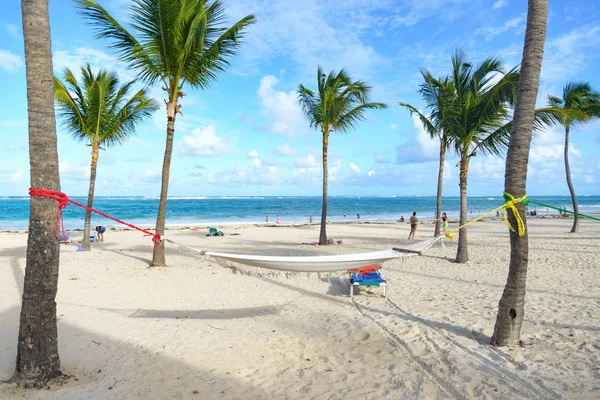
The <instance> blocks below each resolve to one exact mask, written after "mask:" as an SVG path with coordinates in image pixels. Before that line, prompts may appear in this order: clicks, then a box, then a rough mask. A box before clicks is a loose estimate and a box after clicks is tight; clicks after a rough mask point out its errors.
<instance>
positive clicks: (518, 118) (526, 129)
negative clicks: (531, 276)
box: [492, 0, 548, 346]
mask: <svg viewBox="0 0 600 400" xmlns="http://www.w3.org/2000/svg"><path fill="white" fill-rule="evenodd" d="M547 19H548V0H529V6H528V11H527V29H526V32H525V44H524V47H523V59H522V61H521V73H520V75H521V77H520V80H519V88H518V91H517V101H516V105H515V110H514V117H513V129H512V132H511V135H510V143H509V145H508V153H507V157H506V172H505V175H504V181H505V183H504V190H505V192H507V193H510V194H511V195H513V196H515V197H521V196H524V195H525V194H526V193H527V190H526V183H527V165H528V161H529V148H530V144H531V135H532V130H533V128H534V116H535V102H536V98H537V93H538V88H539V83H540V70H541V69H542V59H543V55H544V41H545V39H546V22H547ZM516 207H517V209H518V212H519V215H520V217H521V219H522V220H523V221H524V223H525V226H526V225H527V224H526V222H527V217H526V213H525V205H524V204H523V203H519V204H517V206H516ZM508 214H509V215H508V218H509V221H510V222H511V224H512V225H513V226H516V219H515V216H514V215H513V214H512V213H511V212H510V211H509V213H508ZM528 258H529V243H528V237H527V231H525V235H524V236H523V237H520V236H519V235H518V233H517V232H512V231H511V232H510V264H509V271H508V279H507V282H506V286H505V288H504V292H503V293H502V298H501V299H500V304H499V306H498V316H497V319H496V326H495V327H494V334H493V335H492V344H493V345H497V346H506V345H516V344H518V342H519V338H520V335H521V325H522V323H523V311H524V304H525V284H526V279H527V261H528Z"/></svg>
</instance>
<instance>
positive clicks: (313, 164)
mask: <svg viewBox="0 0 600 400" xmlns="http://www.w3.org/2000/svg"><path fill="white" fill-rule="evenodd" d="M320 166H321V164H320V162H319V160H317V158H316V157H315V156H314V155H312V154H309V155H307V156H306V157H298V158H297V159H296V168H319V167H320Z"/></svg>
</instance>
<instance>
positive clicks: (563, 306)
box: [0, 218, 600, 399]
mask: <svg viewBox="0 0 600 400" xmlns="http://www.w3.org/2000/svg"><path fill="white" fill-rule="evenodd" d="M528 222H529V227H530V231H529V235H530V249H531V250H530V262H529V273H528V282H527V284H528V289H527V297H526V308H525V312H526V314H525V321H524V324H523V330H522V335H521V338H522V345H521V346H517V347H514V348H494V347H491V346H489V345H488V343H489V341H490V336H491V334H492V331H493V328H494V323H495V319H496V312H497V306H498V301H499V299H500V296H501V294H502V290H503V288H504V284H505V281H506V276H507V270H508V259H509V255H510V252H509V242H508V234H507V230H506V227H505V225H504V223H503V222H501V221H485V222H480V223H476V224H474V225H471V227H470V228H469V256H470V260H471V261H470V262H469V263H467V264H463V265H460V264H454V263H452V262H451V261H452V259H453V258H454V256H455V254H456V245H457V244H456V240H455V241H449V240H446V241H445V245H446V247H445V248H442V247H441V246H436V247H433V248H432V249H430V250H429V251H428V252H427V253H426V255H424V256H422V257H413V258H410V259H408V260H407V261H404V262H396V261H394V262H389V263H387V264H385V266H384V268H383V270H382V274H383V276H384V277H385V278H386V279H388V281H389V283H390V286H389V290H388V294H389V296H388V299H387V300H386V299H385V298H382V297H381V292H380V289H379V288H373V289H372V290H365V289H363V290H361V293H360V294H357V295H355V296H354V301H352V300H351V299H350V298H349V297H348V287H346V286H343V285H342V284H341V283H340V281H339V279H331V280H327V279H319V278H318V277H316V276H312V277H306V276H299V277H296V278H293V279H286V278H285V277H283V276H281V277H277V278H262V279H261V278H258V277H248V276H241V275H234V274H232V273H231V272H230V271H229V270H227V269H224V268H222V267H220V266H219V265H217V264H216V263H214V262H211V261H210V260H204V259H202V258H200V257H199V256H198V255H197V254H194V253H192V252H190V251H187V250H184V251H182V250H181V249H180V248H177V247H175V246H173V245H168V255H167V261H168V263H169V265H170V266H169V267H167V268H150V269H149V268H148V264H149V261H150V259H151V246H152V244H151V241H150V239H149V238H148V237H144V236H143V235H141V234H139V233H138V232H133V231H117V232H110V231H109V232H107V233H106V234H105V242H104V243H99V244H95V245H94V250H93V251H91V252H76V251H75V250H76V246H75V245H68V246H67V245H63V246H62V252H61V267H60V268H61V269H60V282H59V291H58V296H57V303H58V316H59V322H58V324H59V326H58V329H59V341H60V343H59V348H60V357H61V361H62V367H63V371H64V372H65V373H66V374H69V375H72V376H73V378H71V379H70V380H69V381H68V383H66V384H65V385H64V386H61V387H51V388H49V389H48V390H42V391H33V390H21V389H17V388H15V387H14V386H11V385H7V384H3V385H0V398H2V399H13V398H15V399H21V398H31V399H82V398H90V399H102V398H107V399H108V398H110V399H113V398H116V399H126V398H127V399H130V398H144V399H193V398H198V399H216V398H224V399H239V398H246V399H307V398H318V399H370V398H372V399H401V398H426V399H446V398H489V399H496V398H497V399H500V398H510V399H533V398H569V399H575V398H577V399H579V398H581V399H597V398H600V279H599V278H600V224H598V223H596V222H587V221H582V223H581V232H580V233H578V234H569V233H567V232H568V231H569V229H570V225H571V220H568V219H564V220H563V219H542V218H534V219H530V220H529V221H528ZM451 227H452V225H451ZM223 230H224V231H225V234H226V236H224V237H206V236H204V235H205V230H200V231H190V230H174V231H169V232H168V237H170V238H172V239H173V240H176V241H179V242H182V243H184V244H186V245H189V246H194V247H197V248H200V249H207V250H213V251H222V252H235V253H244V254H265V255H266V254H272V255H316V254H345V253H358V252H364V251H373V250H385V249H390V248H392V247H394V246H398V245H402V244H405V243H406V242H407V241H406V238H407V237H408V232H409V227H408V225H406V224H400V223H398V224H336V225H331V226H329V227H328V236H329V237H330V238H331V239H342V240H343V245H340V246H323V247H318V246H307V245H302V244H301V243H303V242H313V241H315V240H317V238H318V232H319V226H318V225H317V224H315V225H312V226H297V227H292V226H285V225H282V226H277V227H257V226H245V227H239V228H237V229H236V227H233V226H229V227H226V228H223ZM432 232H433V225H430V224H424V225H421V226H419V230H418V232H417V240H422V239H426V238H429V237H430V236H431V235H432ZM231 233H239V235H230V234H231ZM26 238H27V237H26V234H24V233H6V232H5V233H0V344H1V346H0V380H3V379H8V378H10V377H11V375H12V373H13V371H14V364H15V358H16V341H17V331H18V323H19V312H20V298H21V294H22V285H23V276H24V266H25V245H26Z"/></svg>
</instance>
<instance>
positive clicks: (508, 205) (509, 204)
mask: <svg viewBox="0 0 600 400" xmlns="http://www.w3.org/2000/svg"><path fill="white" fill-rule="evenodd" d="M503 197H504V200H505V203H504V208H503V209H502V218H503V219H504V223H506V226H508V229H510V230H511V231H513V232H515V233H518V234H519V236H520V237H523V235H525V223H524V222H523V219H522V218H521V214H519V210H517V207H516V204H518V203H525V204H527V195H524V196H522V197H517V198H515V197H514V196H513V195H512V194H510V193H507V192H504V195H503ZM505 209H508V210H511V211H512V213H513V215H514V217H515V220H516V221H517V230H515V228H513V226H512V225H511V223H510V221H509V220H508V218H507V216H506V214H505V213H504V210H505Z"/></svg>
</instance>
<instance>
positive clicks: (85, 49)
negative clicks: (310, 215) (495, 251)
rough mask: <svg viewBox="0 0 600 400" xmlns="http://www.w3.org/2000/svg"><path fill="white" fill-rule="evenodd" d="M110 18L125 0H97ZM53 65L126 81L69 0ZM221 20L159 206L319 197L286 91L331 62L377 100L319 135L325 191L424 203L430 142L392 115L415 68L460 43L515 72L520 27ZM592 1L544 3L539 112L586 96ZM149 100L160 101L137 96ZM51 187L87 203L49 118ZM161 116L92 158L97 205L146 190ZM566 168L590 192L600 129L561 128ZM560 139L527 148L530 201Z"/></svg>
mask: <svg viewBox="0 0 600 400" xmlns="http://www.w3.org/2000/svg"><path fill="white" fill-rule="evenodd" d="M98 2H99V3H100V4H102V5H103V6H104V7H105V8H107V9H108V10H109V11H110V12H111V13H113V15H114V16H115V17H116V18H117V19H118V20H119V21H126V20H127V5H128V4H129V0H98ZM4 3H5V4H3V6H2V9H3V12H2V14H1V15H0V87H2V89H3V92H4V96H2V97H0V107H1V108H2V110H3V113H2V116H1V117H0V135H2V138H3V146H2V147H1V148H0V196H23V195H27V191H28V188H29V156H28V147H27V146H28V137H27V99H26V82H25V61H24V54H23V53H24V52H23V35H22V27H21V14H20V8H19V2H18V1H9V2H7V1H4ZM49 3H50V29H51V35H52V52H53V65H54V70H55V73H56V74H58V75H60V74H61V73H62V71H63V70H64V69H65V68H70V69H72V70H73V71H74V72H75V73H76V75H78V74H79V71H80V67H81V66H82V65H84V64H85V63H88V62H89V63H90V64H91V65H92V67H93V68H94V69H95V70H97V69H99V68H109V69H112V70H115V71H116V72H117V73H118V75H119V77H120V79H121V80H122V81H129V80H133V79H135V77H136V73H135V71H132V70H128V69H127V67H126V66H125V65H124V64H122V63H121V62H119V60H118V58H117V56H116V54H115V53H114V52H113V51H112V50H111V49H110V48H109V47H108V44H109V42H106V41H102V40H99V39H95V38H94V35H93V33H92V30H91V28H90V26H89V25H88V24H87V23H86V22H85V21H83V20H82V18H81V16H79V15H78V14H77V12H76V9H75V6H74V4H73V3H72V2H71V1H68V0H50V1H49ZM224 3H225V7H226V10H227V14H228V18H229V22H232V21H237V20H239V19H240V18H242V17H244V16H245V15H247V14H250V13H253V14H255V15H256V17H257V23H256V24H255V25H254V26H252V27H251V28H250V29H249V30H248V32H247V35H246V37H245V39H244V43H243V44H242V46H241V48H240V51H239V53H238V54H237V55H236V56H235V57H233V58H231V59H230V63H231V65H230V66H229V67H228V68H227V70H226V71H225V72H224V73H221V74H220V75H219V77H218V80H217V81H216V82H214V83H213V84H212V85H211V86H210V88H208V89H206V90H199V89H193V88H189V87H188V88H185V89H184V91H185V92H186V93H187V96H186V97H184V99H183V101H182V104H183V108H182V112H183V116H178V117H177V121H176V127H175V129H176V131H175V145H174V154H173V161H172V165H171V183H170V187H169V195H170V196H249V195H264V196H269V195H271V196H286V195H290V196H293V195H294V196H297V195H300V196H304V195H306V196H313V195H314V196H317V195H320V194H321V193H322V168H321V153H322V147H321V146H322V145H321V140H322V138H321V134H320V132H319V131H317V130H316V129H313V128H310V126H309V124H308V122H307V121H306V119H305V118H304V116H303V115H302V112H301V109H300V107H299V105H298V102H297V96H296V90H297V88H298V85H299V84H300V83H301V84H303V85H305V86H307V87H312V88H314V87H315V86H316V71H317V66H319V65H320V66H322V67H323V68H324V70H325V71H330V70H336V71H337V70H339V69H341V68H344V69H346V70H347V72H348V73H349V74H350V76H351V77H352V78H353V79H361V80H364V81H366V82H367V84H369V85H370V86H371V87H372V90H371V100H372V101H377V102H384V103H387V104H388V105H389V108H388V109H386V110H375V111H371V112H369V113H368V114H367V119H366V120H365V121H363V122H361V123H360V124H359V125H358V127H357V128H356V129H355V130H352V131H350V132H349V133H347V134H333V135H332V136H331V137H330V140H329V164H328V165H329V195H332V196H336V195H337V196H356V195H358V196H429V195H435V193H436V184H437V172H438V153H439V145H438V143H436V141H434V140H431V139H429V138H428V136H427V134H426V133H425V132H424V130H423V128H422V126H421V125H420V123H419V122H418V121H417V120H415V119H412V118H411V117H410V115H409V113H408V112H407V111H406V110H405V109H403V108H401V107H400V106H399V105H398V102H400V101H402V102H407V103H410V104H412V105H414V106H415V107H417V108H419V109H423V107H424V103H423V101H422V100H421V98H420V97H419V94H418V92H417V91H418V85H419V83H420V79H421V78H420V72H419V71H420V70H421V69H428V70H429V71H431V72H432V73H433V75H434V76H442V75H445V74H447V73H448V72H449V69H450V56H451V54H452V53H453V52H454V50H455V49H457V48H460V49H462V50H464V51H465V52H466V53H467V56H468V59H469V60H471V61H472V62H474V63H479V62H481V61H483V60H484V59H485V58H487V57H492V56H494V57H500V58H501V59H502V60H503V61H504V62H505V63H506V65H507V67H513V66H516V65H518V64H519V62H520V59H521V54H522V48H523V38H524V34H525V23H526V12H527V9H526V2H525V1H521V0H420V1H413V0H255V1H246V0H225V1H224ZM599 48H600V3H599V2H590V1H588V0H550V1H549V19H548V33H547V41H546V49H545V56H544V62H543V67H542V76H541V82H540V92H539V97H538V105H539V106H543V105H544V104H545V102H546V98H547V97H548V95H549V94H553V95H557V96H560V95H561V94H562V87H563V86H564V85H565V84H566V83H567V82H569V81H584V82H589V83H590V84H591V85H592V87H593V88H595V89H596V90H600V76H599V75H598V74H597V71H598V70H599V69H600V68H599V67H600V52H598V49H599ZM150 93H151V95H152V96H153V97H154V98H156V99H157V100H158V101H159V102H160V103H161V104H164V103H163V100H162V99H163V97H164V92H163V91H162V90H161V88H160V87H158V86H156V87H151V88H150ZM58 122H59V125H58V131H57V134H58V150H59V162H60V177H61V187H62V190H63V191H64V192H65V193H67V194H68V195H70V196H78V195H79V196H80V195H87V190H88V185H89V164H90V161H91V154H90V148H89V147H87V146H85V144H83V143H81V142H77V141H74V140H73V139H72V138H71V136H70V134H69V132H67V131H65V130H64V129H63V128H62V127H61V126H60V120H59V121H58ZM165 130H166V110H165V108H164V106H163V107H161V109H160V110H158V111H156V112H155V113H154V114H153V116H152V118H150V119H148V121H147V122H146V123H144V124H143V125H140V127H139V128H138V129H137V134H136V136H135V137H134V138H132V139H130V140H129V141H128V142H127V143H125V144H124V145H121V146H118V147H109V148H107V149H106V150H105V151H102V152H101V154H100V159H99V166H98V176H97V184H96V195H99V196H116V195H123V196H132V195H138V196H158V195H159V193H160V175H161V168H162V160H163V154H164V146H165V143H164V142H165V137H166V133H165ZM570 139H571V140H570V143H571V145H570V151H569V157H570V164H571V172H572V176H573V184H574V186H575V190H576V192H577V193H578V194H581V195H585V194H591V195H599V194H600V190H599V189H600V151H599V149H600V123H599V122H594V123H590V124H587V125H584V126H578V127H576V128H575V129H573V130H572V131H571V134H570ZM563 150H564V131H563V129H562V128H560V127H553V128H549V129H547V130H545V131H544V132H543V133H542V134H540V135H539V136H538V137H537V138H536V139H535V141H534V143H533V145H532V150H531V155H530V166H529V176H528V182H527V186H528V192H529V193H530V194H531V195H538V196H539V195H567V194H568V188H567V184H566V180H565V174H564V161H563ZM457 161H458V159H457V157H456V156H455V155H454V154H449V155H448V157H447V161H446V165H445V169H444V195H447V196H456V195H458V194H459V189H458V167H457V166H456V164H457ZM503 187H504V160H503V159H502V158H496V157H487V158H486V157H484V156H481V155H478V156H477V157H475V158H473V159H472V161H471V167H470V171H469V187H468V193H469V195H498V194H501V193H502V190H503Z"/></svg>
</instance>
